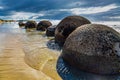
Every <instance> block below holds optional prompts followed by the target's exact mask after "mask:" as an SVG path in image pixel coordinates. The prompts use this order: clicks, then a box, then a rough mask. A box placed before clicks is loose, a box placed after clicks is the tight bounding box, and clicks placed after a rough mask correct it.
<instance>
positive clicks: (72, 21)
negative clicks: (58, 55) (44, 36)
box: [55, 16, 91, 46]
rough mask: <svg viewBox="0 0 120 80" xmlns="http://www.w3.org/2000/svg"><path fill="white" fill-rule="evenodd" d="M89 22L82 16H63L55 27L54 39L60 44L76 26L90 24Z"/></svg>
mask: <svg viewBox="0 0 120 80" xmlns="http://www.w3.org/2000/svg"><path fill="white" fill-rule="evenodd" d="M90 23H91V22H90V21H89V20H88V19H86V18H84V17H82V16H68V17H66V18H64V19H63V20H62V21H61V22H60V23H59V24H58V25H57V27H56V30H55V41H56V42H57V43H58V44H59V45H60V46H62V45H63V44H64V42H65V40H66V38H67V37H68V35H69V34H70V33H71V32H73V31H74V30H75V29H76V28H77V27H79V26H81V25H84V24H90Z"/></svg>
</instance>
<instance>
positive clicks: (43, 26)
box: [37, 21, 52, 31]
mask: <svg viewBox="0 0 120 80" xmlns="http://www.w3.org/2000/svg"><path fill="white" fill-rule="evenodd" d="M50 26H52V23H51V22H50V21H40V22H39V23H38V25H37V30H40V31H45V30H46V29H47V28H48V27H50Z"/></svg>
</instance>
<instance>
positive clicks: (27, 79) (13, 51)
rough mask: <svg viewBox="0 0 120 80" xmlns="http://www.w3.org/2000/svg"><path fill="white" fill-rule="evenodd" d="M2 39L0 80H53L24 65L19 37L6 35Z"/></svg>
mask: <svg viewBox="0 0 120 80" xmlns="http://www.w3.org/2000/svg"><path fill="white" fill-rule="evenodd" d="M4 38H5V39H4V41H3V42H4V44H3V45H4V49H3V50H2V51H1V52H0V80H53V79H52V78H50V77H49V76H47V75H46V74H44V73H43V72H42V71H40V70H36V69H33V68H32V67H30V66H28V65H27V64H26V63H25V61H24V56H25V54H24V52H23V49H22V47H23V46H22V42H21V41H20V39H21V35H18V34H17V35H16V34H10V35H9V34H7V35H6V36H5V37H4ZM45 72H46V71H45Z"/></svg>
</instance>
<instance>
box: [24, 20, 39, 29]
mask: <svg viewBox="0 0 120 80" xmlns="http://www.w3.org/2000/svg"><path fill="white" fill-rule="evenodd" d="M36 27H37V23H36V22H35V21H27V22H26V24H25V29H27V28H36Z"/></svg>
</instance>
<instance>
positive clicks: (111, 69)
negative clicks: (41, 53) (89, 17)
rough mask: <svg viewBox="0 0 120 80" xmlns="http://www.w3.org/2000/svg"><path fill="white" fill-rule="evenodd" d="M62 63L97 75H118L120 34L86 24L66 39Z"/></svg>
mask: <svg viewBox="0 0 120 80" xmlns="http://www.w3.org/2000/svg"><path fill="white" fill-rule="evenodd" d="M61 56H62V58H63V59H64V61H66V62H67V63H68V64H70V65H72V66H73V67H76V68H78V69H80V70H83V71H87V72H92V73H97V74H118V73H120V34H119V33H118V32H117V31H115V30H114V29H112V28H110V27H108V26H105V25H100V24H86V25H83V26H81V27H79V28H77V29H76V30H75V31H74V32H72V33H71V34H70V35H69V37H68V38H67V39H66V41H65V44H64V46H63V51H62V54H61Z"/></svg>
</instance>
